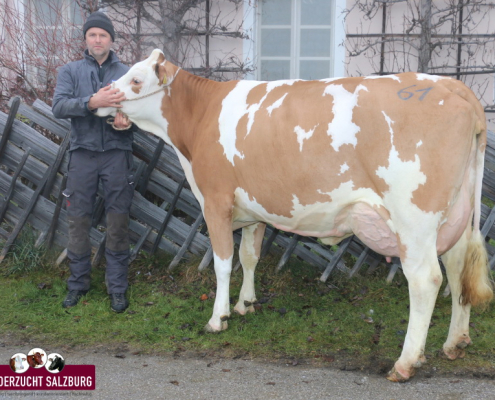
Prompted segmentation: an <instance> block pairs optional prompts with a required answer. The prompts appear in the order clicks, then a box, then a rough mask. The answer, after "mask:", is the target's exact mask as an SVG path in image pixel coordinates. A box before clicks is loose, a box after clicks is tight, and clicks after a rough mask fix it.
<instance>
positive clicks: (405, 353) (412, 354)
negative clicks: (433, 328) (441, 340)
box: [387, 240, 442, 382]
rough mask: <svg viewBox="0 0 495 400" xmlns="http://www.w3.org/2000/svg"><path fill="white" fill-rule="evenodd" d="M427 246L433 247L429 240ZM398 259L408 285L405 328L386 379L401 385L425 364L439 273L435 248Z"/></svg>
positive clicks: (440, 281) (438, 287) (439, 278)
mask: <svg viewBox="0 0 495 400" xmlns="http://www.w3.org/2000/svg"><path fill="white" fill-rule="evenodd" d="M429 243H435V240H430V241H429ZM415 253H416V254H411V255H409V254H408V255H407V256H406V257H401V261H402V269H403V271H404V275H405V276H406V278H407V281H408V285H409V301H410V310H409V325H408V328H407V334H406V338H405V341H404V347H403V349H402V354H401V356H400V357H399V359H398V360H397V362H396V363H395V366H394V368H393V369H392V370H391V371H390V372H389V374H388V377H387V378H388V379H389V380H391V381H394V382H404V381H406V380H408V379H409V378H411V377H412V376H414V373H415V368H418V367H420V366H421V365H422V364H423V363H424V362H425V361H426V359H425V356H424V348H425V343H426V336H427V334H428V327H429V325H430V320H431V315H432V313H433V308H434V306H435V300H436V298H437V295H438V290H439V289H440V285H441V284H442V273H441V270H440V264H439V263H438V259H437V255H436V248H435V246H434V245H429V246H428V248H425V249H423V251H422V252H421V253H422V254H418V252H415Z"/></svg>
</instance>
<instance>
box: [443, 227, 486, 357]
mask: <svg viewBox="0 0 495 400" xmlns="http://www.w3.org/2000/svg"><path fill="white" fill-rule="evenodd" d="M442 261H443V263H444V264H445V269H446V271H447V278H448V281H449V285H450V291H451V294H452V319H451V321H450V329H449V336H448V337H447V341H446V342H445V344H444V346H443V351H444V352H445V354H446V356H447V357H448V358H449V359H451V360H455V359H456V358H462V357H464V354H465V351H464V349H465V348H466V346H468V345H469V344H471V339H470V337H469V314H470V310H471V304H473V305H478V304H481V305H482V304H485V303H487V302H489V301H490V300H491V299H492V297H493V290H492V284H491V283H490V280H489V271H488V259H487V253H486V248H485V243H484V240H483V238H482V236H481V233H480V231H479V230H477V229H476V230H474V231H472V232H471V228H470V227H468V229H467V230H466V231H465V232H464V233H463V235H462V237H461V238H460V239H459V241H458V242H457V243H456V244H455V246H454V247H452V249H450V250H449V251H448V252H447V253H445V254H444V255H443V256H442Z"/></svg>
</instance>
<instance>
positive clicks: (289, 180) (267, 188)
mask: <svg viewBox="0 0 495 400" xmlns="http://www.w3.org/2000/svg"><path fill="white" fill-rule="evenodd" d="M115 87H116V88H118V89H120V90H121V91H123V92H124V93H125V95H126V99H127V100H126V101H125V102H123V103H122V106H123V108H122V109H121V111H122V112H124V113H125V114H127V115H128V116H129V118H130V119H131V120H132V121H133V122H134V123H136V124H137V125H138V126H139V127H140V128H142V129H144V130H147V131H150V132H152V133H154V134H155V135H157V136H159V137H161V138H162V139H163V140H165V141H166V142H167V143H168V144H170V145H171V146H172V147H173V148H174V149H175V150H176V152H177V155H178V157H179V159H180V162H181V164H182V167H183V168H184V171H185V174H186V177H187V179H188V181H189V183H190V185H191V187H192V190H193V192H194V194H195V196H196V197H197V199H198V201H199V203H200V205H201V208H202V210H203V213H204V216H205V220H206V222H207V224H208V230H209V233H210V238H211V242H212V246H213V250H214V262H215V273H216V276H217V296H216V299H215V304H214V308H213V315H212V317H211V319H210V321H209V322H208V325H207V326H206V329H207V330H208V331H212V332H217V331H221V330H223V329H226V328H227V319H228V317H229V316H230V308H229V281H230V273H231V268H232V265H231V264H232V254H233V237H232V230H233V229H237V228H240V227H242V228H243V231H242V243H241V248H240V258H241V262H242V266H243V272H244V281H243V285H242V288H241V292H240V298H239V302H238V303H237V305H236V306H235V307H234V310H235V311H237V312H238V313H240V314H245V313H246V312H250V311H253V308H252V307H249V306H246V305H245V304H248V305H249V304H250V303H253V302H254V301H255V300H256V296H255V291H254V277H253V276H254V270H255V267H256V264H257V262H258V258H259V249H260V244H261V241H262V238H263V235H264V229H265V225H264V223H269V224H272V225H273V226H275V227H277V228H280V229H282V230H285V231H289V232H295V233H298V234H300V235H307V236H315V237H319V238H321V240H322V241H323V242H325V243H329V244H335V243H338V242H340V241H341V240H342V239H344V238H346V237H348V236H350V235H352V234H355V235H356V236H358V237H359V239H361V241H362V242H363V243H365V244H366V245H367V246H369V247H370V248H371V249H373V250H375V251H376V252H378V253H380V254H383V255H385V256H387V257H392V256H399V257H400V259H401V262H402V267H403V271H404V274H405V276H406V277H407V279H408V282H409V292H410V318H409V326H408V330H407V335H406V338H405V342H404V347H403V351H402V354H401V356H400V358H399V359H398V361H397V362H396V363H395V367H394V369H393V370H392V371H390V373H389V376H388V378H389V379H391V380H394V381H403V380H407V379H408V378H410V377H411V376H412V375H413V374H414V368H416V367H418V366H420V365H421V364H422V363H423V362H424V361H425V357H424V354H423V353H424V347H425V341H426V336H427V332H428V326H429V323H430V318H431V315H432V311H433V307H434V304H435V299H436V296H437V294H438V290H439V287H440V284H441V283H442V273H441V271H440V266H439V263H438V259H437V256H438V255H442V259H443V262H444V263H445V266H446V269H447V276H448V280H449V284H450V287H451V291H452V300H453V311H452V323H451V326H450V331H449V336H448V338H447V341H446V342H445V345H444V351H445V353H446V354H447V356H448V357H449V358H451V359H455V358H457V357H459V356H462V355H463V353H464V351H463V348H464V347H465V346H466V345H468V344H470V343H471V340H470V338H469V332H468V329H469V313H470V307H471V304H479V303H484V302H487V301H489V300H490V299H491V297H492V295H493V293H492V287H491V284H490V281H489V276H488V268H487V262H486V250H485V247H484V244H483V241H482V239H481V235H480V231H479V223H480V197H481V182H482V173H483V162H484V151H485V145H486V122H485V117H484V113H483V109H482V107H481V105H480V104H479V102H478V101H477V99H476V98H475V96H474V94H473V93H472V92H471V91H470V90H469V89H468V88H467V87H466V86H465V85H464V84H462V83H461V82H458V81H456V80H453V79H447V78H442V77H438V76H430V75H424V74H416V73H404V74H398V75H390V76H383V77H359V78H342V79H328V80H320V81H300V80H286V81H275V82H257V81H232V82H224V83H219V82H214V81H211V80H207V79H203V78H200V77H196V76H194V75H191V74H189V73H187V72H186V71H183V70H180V68H178V67H177V66H175V65H173V64H171V63H169V62H167V61H166V60H165V57H164V55H163V53H162V52H161V51H160V50H154V51H153V53H152V54H151V56H150V57H149V58H148V59H146V60H144V61H142V62H140V63H137V64H136V65H134V66H133V67H132V68H131V69H130V71H129V72H128V73H127V74H126V75H125V76H123V77H122V78H120V79H119V80H118V81H117V82H116V83H115ZM115 112H116V109H114V108H108V109H99V110H98V112H97V113H98V115H100V116H106V115H115ZM473 216H474V225H473ZM473 227H474V228H473ZM465 260H466V261H465Z"/></svg>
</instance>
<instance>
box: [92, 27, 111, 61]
mask: <svg viewBox="0 0 495 400" xmlns="http://www.w3.org/2000/svg"><path fill="white" fill-rule="evenodd" d="M112 43H113V42H112V37H111V36H110V34H109V33H108V32H107V31H106V30H104V29H101V28H96V27H94V28H89V29H88V30H87V32H86V46H87V47H88V52H89V54H91V55H92V56H93V57H94V58H95V59H96V60H97V61H98V62H100V63H102V62H103V61H105V60H106V59H107V57H108V53H109V52H110V47H111V46H112Z"/></svg>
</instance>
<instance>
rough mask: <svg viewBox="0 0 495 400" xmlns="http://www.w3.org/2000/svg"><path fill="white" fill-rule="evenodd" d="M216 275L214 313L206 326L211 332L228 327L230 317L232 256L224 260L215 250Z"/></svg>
mask: <svg viewBox="0 0 495 400" xmlns="http://www.w3.org/2000/svg"><path fill="white" fill-rule="evenodd" d="M213 260H214V262H215V275H216V278H217V294H216V297H215V304H214V306H213V315H212V317H211V318H210V321H209V322H208V325H207V326H206V330H208V331H210V332H220V331H222V330H224V329H227V320H226V319H227V318H228V317H230V306H229V288H230V273H231V271H232V256H230V257H229V258H227V259H226V260H222V259H221V258H220V257H218V256H217V255H216V254H215V252H213Z"/></svg>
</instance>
